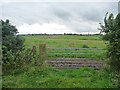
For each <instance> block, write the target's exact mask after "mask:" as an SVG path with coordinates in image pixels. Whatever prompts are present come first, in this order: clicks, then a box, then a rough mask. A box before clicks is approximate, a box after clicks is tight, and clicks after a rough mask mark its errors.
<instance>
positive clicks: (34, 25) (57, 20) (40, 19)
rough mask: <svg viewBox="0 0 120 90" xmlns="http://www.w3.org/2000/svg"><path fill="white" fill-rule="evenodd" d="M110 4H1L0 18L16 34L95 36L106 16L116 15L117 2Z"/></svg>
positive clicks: (25, 0)
mask: <svg viewBox="0 0 120 90" xmlns="http://www.w3.org/2000/svg"><path fill="white" fill-rule="evenodd" d="M48 1H49V2H48ZM90 1H91V2H90ZM113 1H114V0H112V1H111V0H106V2H104V1H103V0H98V1H97V0H96V2H95V1H94V0H89V2H88V0H84V2H81V0H75V1H74V2H73V1H71V0H61V1H60V0H53V1H52V2H50V0H45V1H44V2H43V1H41V0H39V2H38V0H21V1H18V0H4V1H2V4H0V8H2V12H1V13H2V14H1V15H2V16H0V17H2V19H3V20H6V19H9V20H10V22H11V23H12V24H13V25H15V26H16V27H17V29H18V31H19V33H20V34H32V33H47V34H63V33H98V32H99V30H98V29H97V28H98V27H99V23H100V22H101V23H102V22H103V18H104V16H105V14H106V12H109V13H113V14H115V15H116V14H117V13H118V1H119V0H115V1H114V2H113Z"/></svg>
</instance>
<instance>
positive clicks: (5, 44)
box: [0, 20, 24, 63]
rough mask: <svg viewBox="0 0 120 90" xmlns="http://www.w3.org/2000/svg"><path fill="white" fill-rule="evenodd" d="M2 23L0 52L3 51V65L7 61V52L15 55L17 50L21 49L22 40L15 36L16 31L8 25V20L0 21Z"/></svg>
mask: <svg viewBox="0 0 120 90" xmlns="http://www.w3.org/2000/svg"><path fill="white" fill-rule="evenodd" d="M0 23H2V50H3V58H2V60H3V63H6V62H7V61H8V59H7V52H9V51H11V52H12V53H16V52H17V51H18V50H22V49H23V43H24V39H23V38H21V37H19V36H16V34H17V33H18V32H17V29H16V27H15V26H13V25H11V24H10V23H9V20H6V21H2V20H1V21H0Z"/></svg>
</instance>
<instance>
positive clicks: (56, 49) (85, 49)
mask: <svg viewBox="0 0 120 90" xmlns="http://www.w3.org/2000/svg"><path fill="white" fill-rule="evenodd" d="M47 49H49V50H106V49H105V48H47Z"/></svg>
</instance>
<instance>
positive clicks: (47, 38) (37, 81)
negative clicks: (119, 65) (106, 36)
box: [3, 35, 116, 88]
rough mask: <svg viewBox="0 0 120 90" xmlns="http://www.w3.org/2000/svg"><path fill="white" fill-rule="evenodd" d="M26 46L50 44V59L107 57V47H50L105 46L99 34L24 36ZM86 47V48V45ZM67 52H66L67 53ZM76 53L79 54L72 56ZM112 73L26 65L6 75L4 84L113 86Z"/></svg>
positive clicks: (57, 86)
mask: <svg viewBox="0 0 120 90" xmlns="http://www.w3.org/2000/svg"><path fill="white" fill-rule="evenodd" d="M23 37H24V38H25V47H26V48H32V46H38V45H39V44H46V45H47V53H48V58H57V57H65V58H68V57H69V58H73V57H74V58H75V57H79V58H95V59H98V60H102V59H103V60H105V53H106V50H94V49H93V50H59V49H58V50H50V49H49V48H84V47H83V46H84V45H87V46H88V49H89V48H95V49H96V48H97V49H98V48H106V45H105V42H104V41H103V40H102V39H101V38H100V36H98V35H94V36H79V35H37V36H23ZM86 49H87V48H86ZM65 53H66V54H65ZM73 53H78V56H77V54H75V55H73ZM113 75H114V74H113V73H112V72H111V71H109V70H108V69H100V70H95V69H93V68H87V67H82V68H80V69H56V68H53V67H48V66H43V67H39V66H34V65H32V66H31V65H26V68H24V69H21V70H19V69H18V70H15V71H14V73H13V74H11V75H4V76H3V87H7V88H114V87H116V86H115V82H114V81H115V80H116V79H114V78H112V77H113Z"/></svg>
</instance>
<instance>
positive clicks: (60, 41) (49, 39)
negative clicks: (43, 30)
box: [23, 35, 106, 59]
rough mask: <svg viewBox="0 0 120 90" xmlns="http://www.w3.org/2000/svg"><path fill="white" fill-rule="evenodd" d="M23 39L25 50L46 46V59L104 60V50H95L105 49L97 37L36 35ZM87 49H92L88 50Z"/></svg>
mask: <svg viewBox="0 0 120 90" xmlns="http://www.w3.org/2000/svg"><path fill="white" fill-rule="evenodd" d="M23 37H24V38H25V40H26V41H25V46H26V47H27V48H28V47H32V46H38V45H39V44H46V45H47V53H48V57H51V58H57V57H65V58H95V59H103V58H105V52H106V50H95V49H97V48H98V49H99V48H100V49H101V48H102V49H104V48H106V45H105V42H104V41H103V40H102V39H101V37H100V36H99V35H92V36H91V35H88V36H85V35H83V36H81V35H37V36H23ZM84 46H87V49H86V50H69V49H68V50H65V49H66V48H86V47H84ZM49 48H50V49H49ZM51 48H62V50H61V49H55V50H51ZM89 48H93V49H92V50H90V49H89Z"/></svg>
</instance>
